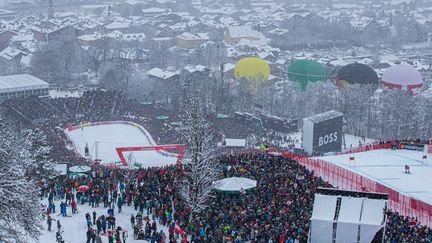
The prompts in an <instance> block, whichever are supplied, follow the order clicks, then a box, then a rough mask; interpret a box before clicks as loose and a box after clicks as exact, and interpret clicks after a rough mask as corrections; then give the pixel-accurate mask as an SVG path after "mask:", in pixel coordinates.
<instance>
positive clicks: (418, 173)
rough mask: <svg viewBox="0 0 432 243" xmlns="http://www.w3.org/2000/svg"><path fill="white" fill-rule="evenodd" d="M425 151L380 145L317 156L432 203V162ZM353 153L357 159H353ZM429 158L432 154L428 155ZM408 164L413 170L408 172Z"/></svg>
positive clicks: (402, 192)
mask: <svg viewBox="0 0 432 243" xmlns="http://www.w3.org/2000/svg"><path fill="white" fill-rule="evenodd" d="M423 155H424V153H423V152H419V151H412V150H403V149H398V150H391V149H380V150H372V151H367V152H361V153H353V154H343V155H335V156H323V157H317V159H320V160H323V161H326V162H329V163H332V164H335V165H337V166H340V167H342V168H345V169H347V170H350V171H352V172H355V173H357V174H359V175H361V176H363V177H366V178H368V179H371V180H372V181H376V182H378V183H380V184H382V185H385V186H387V187H389V188H392V189H393V190H395V191H398V192H400V193H401V194H405V195H407V196H410V197H412V198H416V199H419V200H421V201H423V202H426V203H428V204H432V180H431V179H430V178H431V177H432V166H431V164H430V162H426V161H425V160H423ZM350 157H353V158H354V160H350ZM428 159H429V161H430V160H431V158H428ZM405 165H408V166H409V168H410V172H411V173H405Z"/></svg>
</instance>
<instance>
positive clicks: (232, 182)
mask: <svg viewBox="0 0 432 243" xmlns="http://www.w3.org/2000/svg"><path fill="white" fill-rule="evenodd" d="M256 185H257V181H256V180H251V179H248V178H244V177H229V178H225V179H222V180H218V181H214V182H213V186H214V187H215V189H216V190H219V191H224V192H242V191H246V190H249V189H252V188H255V187H256Z"/></svg>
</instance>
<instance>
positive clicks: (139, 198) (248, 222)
mask: <svg viewBox="0 0 432 243" xmlns="http://www.w3.org/2000/svg"><path fill="white" fill-rule="evenodd" d="M218 159H219V162H220V166H221V169H222V170H221V173H220V175H219V176H220V178H226V177H231V176H243V177H247V178H250V179H254V180H256V181H257V187H256V188H255V189H252V190H247V191H245V192H240V193H224V192H218V191H215V192H214V197H213V198H211V199H210V200H209V202H208V207H207V209H205V210H204V211H203V212H202V213H201V214H199V215H198V216H197V217H194V220H190V219H191V218H190V217H191V215H190V210H189V208H188V205H185V204H184V203H183V202H182V201H181V199H180V195H179V183H178V181H180V180H181V177H182V176H183V172H182V168H181V166H179V165H177V166H168V167H163V168H146V169H139V170H134V171H127V170H122V169H109V168H104V167H93V171H94V172H93V173H90V174H89V175H88V176H87V177H78V178H73V179H70V178H62V179H59V178H57V179H54V180H52V181H49V182H48V183H46V185H45V186H44V187H42V191H41V195H44V196H46V197H58V198H59V200H64V201H65V202H66V203H67V204H69V203H71V201H75V202H76V203H77V204H78V207H79V205H81V204H87V203H88V204H90V205H93V206H94V207H107V208H112V209H113V210H114V211H115V213H118V212H117V211H118V210H119V207H126V206H130V207H133V208H134V209H135V210H136V215H134V217H133V218H134V219H131V223H132V228H133V229H134V232H133V235H134V238H135V239H147V240H152V239H153V240H155V241H154V242H180V241H181V237H180V236H179V235H178V234H176V233H175V230H174V228H175V222H177V223H178V225H179V226H180V228H181V229H183V230H184V231H185V232H186V233H187V234H188V235H189V241H190V242H197V243H199V242H283V243H294V242H306V241H307V237H308V230H309V223H310V217H311V214H312V208H313V198H314V193H315V192H316V191H317V188H318V187H331V185H328V184H327V183H325V182H324V181H323V180H322V179H321V178H319V177H317V176H315V175H314V172H312V171H309V170H308V169H306V168H305V167H304V166H302V165H301V164H299V163H298V162H296V161H294V160H291V159H287V158H283V157H280V156H272V155H269V154H266V153H260V154H256V153H254V154H250V153H248V154H238V155H233V154H230V155H223V156H221V157H219V158H218ZM82 185H86V186H88V187H89V190H88V191H85V192H83V193H77V194H76V195H73V193H71V192H73V191H76V188H77V187H78V186H82ZM74 188H75V189H74ZM50 194H52V196H50ZM120 212H121V210H120ZM90 213H91V212H90ZM112 214H113V216H114V212H112ZM387 215H388V219H387V225H386V231H385V242H390V243H393V242H430V240H432V230H431V229H430V228H428V227H426V226H422V225H420V223H419V222H417V220H416V219H414V218H408V217H403V216H400V215H399V214H398V213H393V212H391V211H389V212H388V213H387ZM106 217H109V215H108V216H106ZM97 219H100V220H103V219H102V218H101V216H100V215H99V217H96V218H95V219H94V220H97ZM156 222H157V224H156ZM157 225H164V226H166V227H168V229H169V231H168V232H169V233H168V234H167V235H165V233H164V232H161V231H158V230H156V229H157ZM117 226H121V227H124V225H116V227H117ZM88 227H89V231H92V232H95V233H96V234H99V233H101V231H102V230H103V229H102V228H99V227H98V223H96V224H94V223H93V224H88ZM113 232H115V231H113ZM82 233H83V234H84V233H85V232H82ZM104 235H105V234H104Z"/></svg>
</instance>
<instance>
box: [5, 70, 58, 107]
mask: <svg viewBox="0 0 432 243" xmlns="http://www.w3.org/2000/svg"><path fill="white" fill-rule="evenodd" d="M48 89H49V84H48V83H47V82H45V81H43V80H41V79H39V78H36V77H34V76H32V75H29V74H17V75H6V76H0V101H3V100H7V99H11V98H16V97H22V96H31V95H35V96H44V95H48Z"/></svg>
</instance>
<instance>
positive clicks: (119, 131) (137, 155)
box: [65, 121, 177, 168]
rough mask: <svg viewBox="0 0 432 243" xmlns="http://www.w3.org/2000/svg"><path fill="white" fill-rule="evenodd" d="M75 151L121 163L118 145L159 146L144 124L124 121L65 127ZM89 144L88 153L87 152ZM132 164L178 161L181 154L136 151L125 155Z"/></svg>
mask: <svg viewBox="0 0 432 243" xmlns="http://www.w3.org/2000/svg"><path fill="white" fill-rule="evenodd" d="M65 134H66V136H67V137H68V138H69V139H70V140H71V141H72V143H73V145H74V149H75V152H76V153H78V154H79V155H81V156H82V157H84V158H89V159H90V160H92V161H95V160H100V163H101V164H102V165H112V164H117V165H121V163H120V162H121V159H120V157H119V154H118V152H117V148H124V147H140V146H155V145H156V143H155V142H154V140H153V138H152V137H151V135H150V134H149V133H148V132H147V130H145V129H144V128H143V127H142V126H140V125H138V124H135V123H132V122H124V121H112V122H95V123H87V124H83V125H79V126H72V127H68V128H66V129H65ZM86 147H87V149H88V153H87V154H86ZM123 156H124V157H125V159H126V160H127V162H128V163H129V164H133V165H135V166H138V167H141V168H148V167H162V166H166V165H172V164H175V163H176V161H177V155H176V154H171V153H168V152H165V151H154V150H152V151H133V152H125V153H124V154H123Z"/></svg>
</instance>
